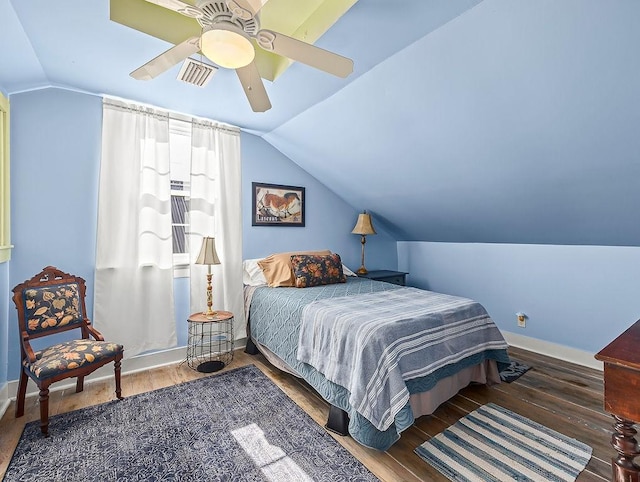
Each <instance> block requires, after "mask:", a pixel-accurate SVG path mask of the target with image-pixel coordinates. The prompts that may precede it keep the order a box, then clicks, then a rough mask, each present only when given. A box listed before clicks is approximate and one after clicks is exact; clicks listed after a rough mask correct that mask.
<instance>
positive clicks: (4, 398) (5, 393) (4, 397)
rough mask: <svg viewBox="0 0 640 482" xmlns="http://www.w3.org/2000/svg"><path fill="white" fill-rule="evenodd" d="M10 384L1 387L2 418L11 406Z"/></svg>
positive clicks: (0, 416)
mask: <svg viewBox="0 0 640 482" xmlns="http://www.w3.org/2000/svg"><path fill="white" fill-rule="evenodd" d="M10 403H11V400H9V384H8V383H5V384H4V387H2V388H0V418H2V417H4V413H5V412H6V411H7V408H9V404H10Z"/></svg>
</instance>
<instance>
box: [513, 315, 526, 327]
mask: <svg viewBox="0 0 640 482" xmlns="http://www.w3.org/2000/svg"><path fill="white" fill-rule="evenodd" d="M516 319H517V320H518V326H519V327H520V328H526V326H527V315H525V314H524V313H521V312H518V313H516Z"/></svg>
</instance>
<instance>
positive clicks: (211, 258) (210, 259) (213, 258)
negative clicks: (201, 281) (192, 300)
mask: <svg viewBox="0 0 640 482" xmlns="http://www.w3.org/2000/svg"><path fill="white" fill-rule="evenodd" d="M196 264H206V265H207V311H204V312H203V313H202V314H203V315H205V316H206V317H207V318H213V317H214V316H216V312H215V311H213V310H212V309H211V307H212V306H213V290H212V288H211V277H212V274H211V266H212V265H214V264H220V259H219V258H218V253H216V240H215V238H210V237H204V238H202V247H201V248H200V254H199V255H198V258H197V259H196Z"/></svg>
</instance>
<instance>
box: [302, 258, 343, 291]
mask: <svg viewBox="0 0 640 482" xmlns="http://www.w3.org/2000/svg"><path fill="white" fill-rule="evenodd" d="M291 266H292V267H293V275H294V278H295V281H296V288H308V287H310V286H320V285H330V284H335V283H346V281H347V278H346V276H345V275H344V273H343V272H342V260H341V259H340V255H338V254H335V253H334V254H326V255H313V254H296V255H293V256H291Z"/></svg>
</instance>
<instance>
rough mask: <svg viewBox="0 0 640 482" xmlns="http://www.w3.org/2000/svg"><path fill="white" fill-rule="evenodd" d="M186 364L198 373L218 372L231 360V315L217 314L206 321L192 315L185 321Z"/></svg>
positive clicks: (204, 317)
mask: <svg viewBox="0 0 640 482" xmlns="http://www.w3.org/2000/svg"><path fill="white" fill-rule="evenodd" d="M187 322H188V323H189V335H188V341H187V359H186V360H185V361H186V362H187V365H189V367H191V368H194V369H196V370H198V371H199V372H204V373H211V372H217V371H218V370H222V369H223V368H224V367H225V366H226V365H228V364H229V363H230V362H231V360H233V313H231V312H229V311H217V312H216V314H215V316H213V317H211V318H209V317H207V316H205V315H204V314H203V313H194V314H192V315H191V316H189V318H188V319H187Z"/></svg>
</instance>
